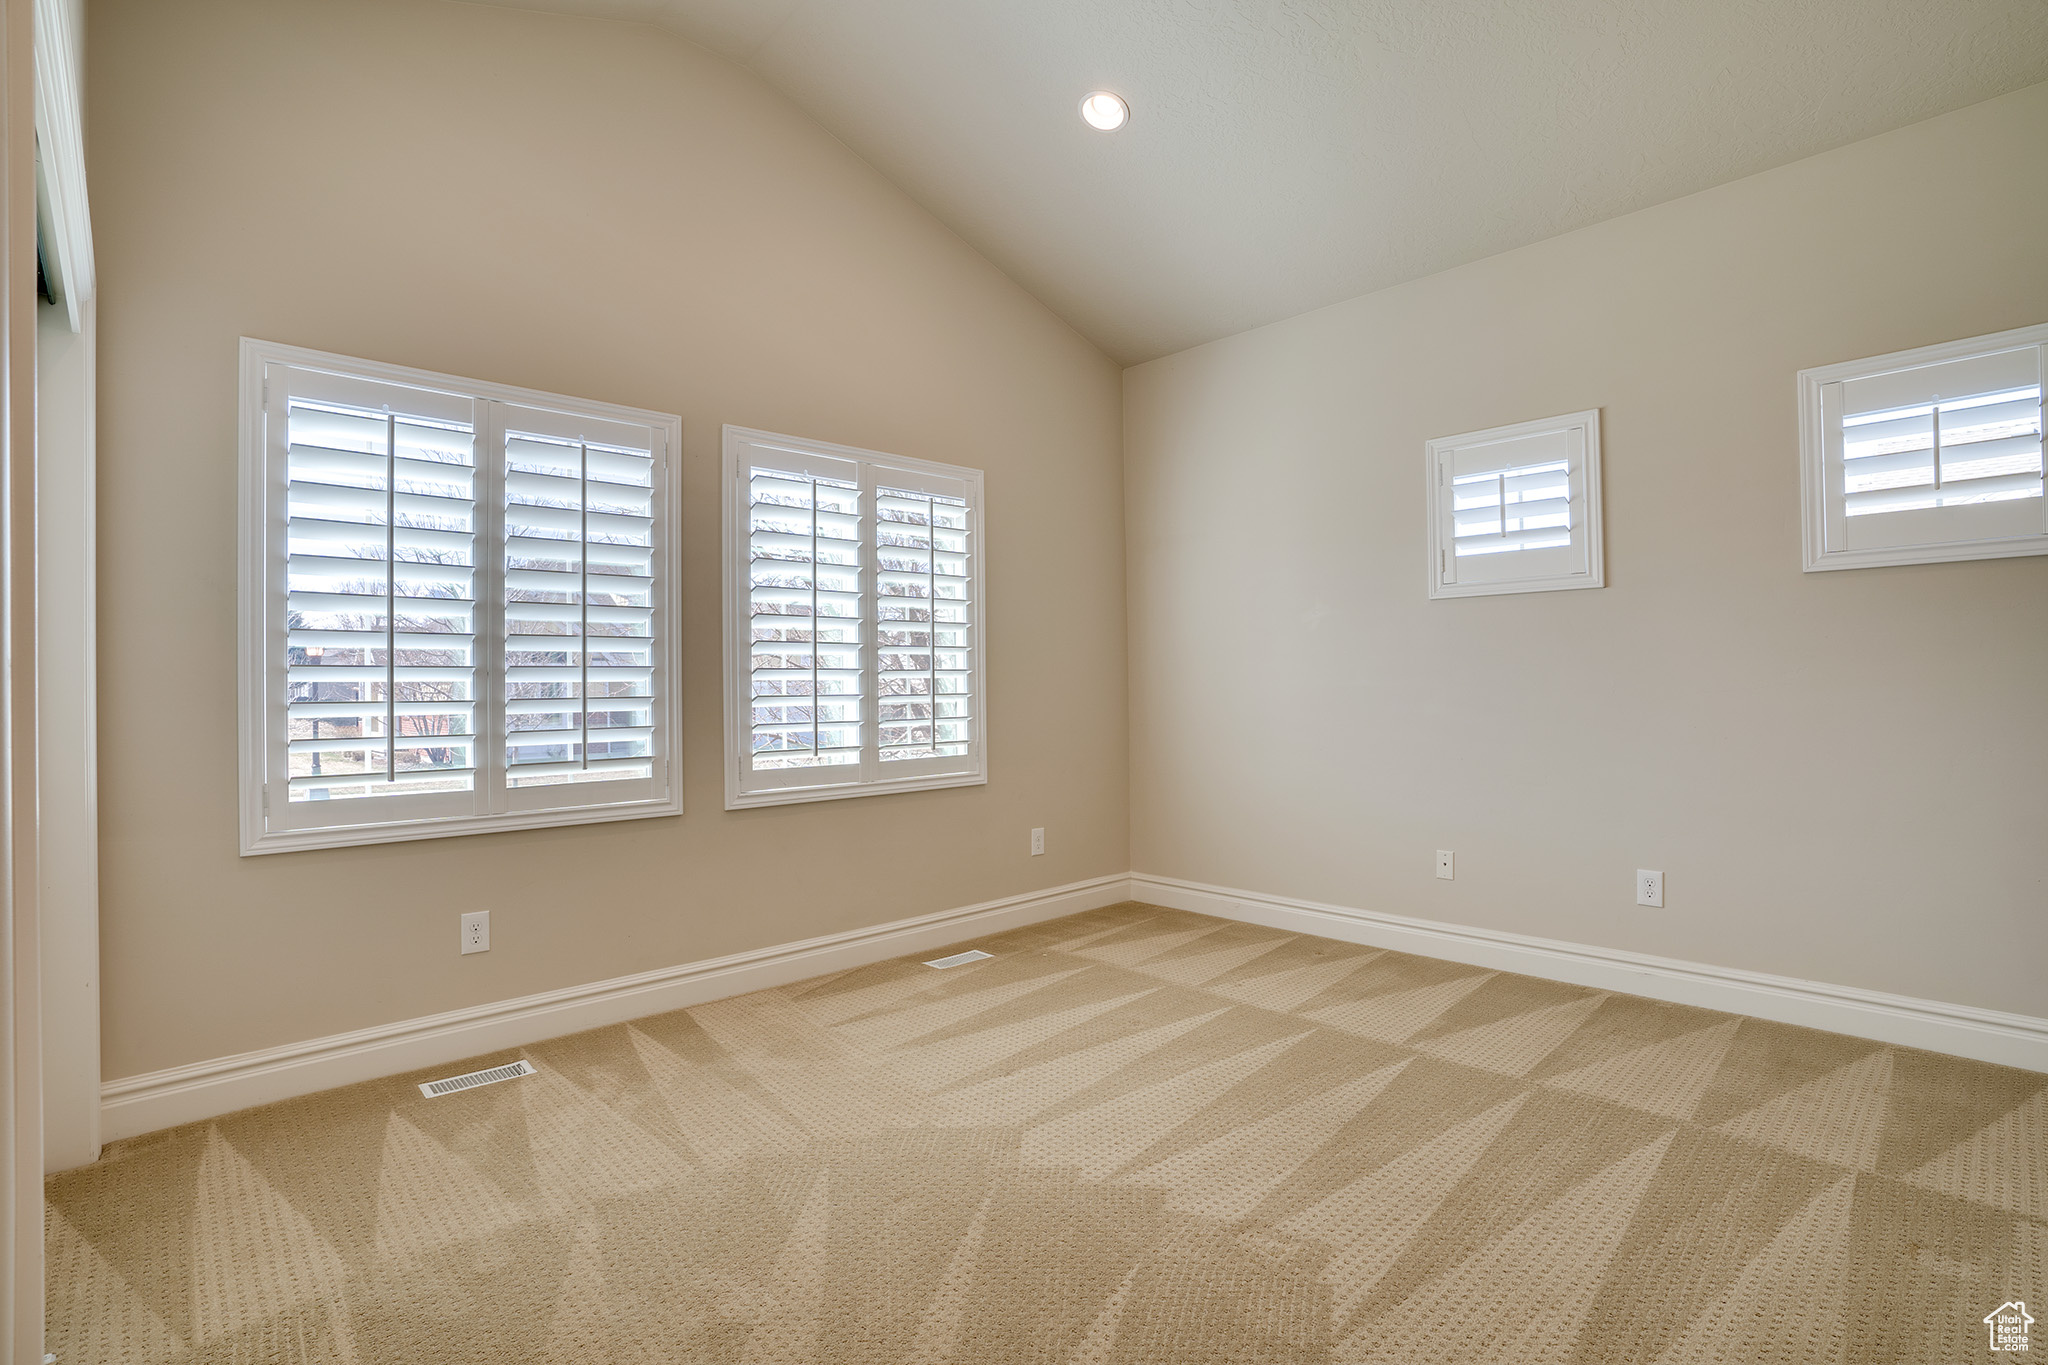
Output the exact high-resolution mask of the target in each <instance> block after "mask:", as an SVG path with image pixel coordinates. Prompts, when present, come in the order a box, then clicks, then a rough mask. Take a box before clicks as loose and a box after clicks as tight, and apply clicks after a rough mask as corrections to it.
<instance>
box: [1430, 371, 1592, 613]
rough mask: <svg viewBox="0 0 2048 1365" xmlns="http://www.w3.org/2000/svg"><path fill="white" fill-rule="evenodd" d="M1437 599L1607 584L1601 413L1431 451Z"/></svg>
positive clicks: (1500, 430) (1476, 436)
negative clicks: (1602, 515) (1603, 557)
mask: <svg viewBox="0 0 2048 1365" xmlns="http://www.w3.org/2000/svg"><path fill="white" fill-rule="evenodd" d="M1426 463H1427V477H1428V480H1429V537H1428V539H1429V574H1430V578H1429V595H1430V596H1431V597H1472V596H1481V595H1488V594H1494V593H1508V592H1543V591H1548V590H1551V589H1556V588H1597V587H1599V586H1601V584H1602V582H1603V581H1604V580H1603V577H1602V564H1601V544H1600V414H1599V412H1598V411H1597V410H1595V411H1588V412H1579V413H1572V414H1570V415H1568V416H1564V417H1550V418H1544V419H1541V420H1539V421H1534V422H1520V423H1517V424H1515V425H1513V426H1506V427H1494V428H1491V429H1489V430H1486V431H1474V432H1467V433H1465V434H1464V435H1462V436H1446V437H1442V438H1440V439H1438V440H1434V441H1431V442H1429V444H1428V446H1427V449H1426Z"/></svg>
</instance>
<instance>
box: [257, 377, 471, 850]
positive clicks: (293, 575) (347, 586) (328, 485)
mask: <svg viewBox="0 0 2048 1365" xmlns="http://www.w3.org/2000/svg"><path fill="white" fill-rule="evenodd" d="M268 389H269V391H268V393H267V395H266V398H267V403H268V410H269V413H270V414H271V416H272V420H271V421H270V422H269V423H268V433H267V434H268V437H269V460H268V464H269V467H270V468H271V469H272V470H273V471H274V473H273V474H272V477H273V478H274V479H277V480H278V481H279V482H281V483H282V485H283V487H282V490H281V491H282V492H283V494H284V496H283V497H282V498H278V499H275V500H274V502H273V507H274V511H273V516H274V518H275V519H276V520H277V521H279V522H281V523H282V525H280V526H278V527H277V530H278V531H280V532H281V534H276V535H273V536H272V537H271V538H270V555H271V557H272V560H273V564H274V568H273V570H272V572H271V574H270V575H269V578H270V582H271V584H272V585H273V586H272V591H273V592H275V593H276V594H277V598H278V599H280V600H277V601H276V607H277V608H278V609H277V610H275V611H273V612H272V613H271V614H270V619H271V621H272V622H273V628H272V630H271V632H270V634H269V644H268V647H267V649H266V654H267V665H268V667H267V670H266V672H267V674H268V676H269V678H270V679H271V684H272V685H271V687H270V688H269V689H268V704H269V708H270V711H271V713H272V718H273V721H274V724H275V730H276V733H277V734H278V735H280V736H281V737H282V743H281V744H278V745H275V746H273V747H274V752H273V755H272V767H271V769H270V772H269V778H268V781H267V782H266V791H267V804H268V806H269V811H270V815H271V818H272V821H273V822H274V823H275V824H277V825H279V826H281V827H285V828H292V827H297V826H302V825H307V824H328V823H348V822H354V821H379V820H390V819H417V818H422V817H427V816H432V815H435V814H445V813H451V812H454V813H462V812H467V811H471V810H474V809H475V808H476V805H477V801H476V790H477V770H478V768H479V766H480V764H479V753H478V743H479V737H478V726H477V714H476V712H477V700H478V695H479V693H478V687H477V678H478V662H479V657H478V638H479V629H480V622H479V620H478V613H477V606H478V602H477V569H478V556H477V550H476V547H477V530H478V528H477V490H476V474H477V470H476V458H475V450H476V439H475V438H476V416H477V414H476V408H477V406H478V405H477V404H476V403H474V402H473V401H472V400H471V399H469V398H467V397H464V396H462V395H460V394H451V393H443V392H436V391H434V390H430V389H425V388H417V387H412V386H407V385H402V384H392V383H382V382H377V381H371V380H364V379H358V378H352V377H347V376H341V375H334V374H326V373H321V372H318V371H314V370H307V369H299V368H287V367H276V368H274V369H273V370H272V372H271V375H270V378H269V381H268ZM280 419H281V420H280ZM280 796H282V797H283V799H282V800H280V799H279V798H280ZM342 803H347V805H348V809H346V810H342V809H340V807H341V805H342Z"/></svg>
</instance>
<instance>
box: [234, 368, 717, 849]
mask: <svg viewBox="0 0 2048 1365" xmlns="http://www.w3.org/2000/svg"><path fill="white" fill-rule="evenodd" d="M678 431H679V423H678V421H677V419H675V418H674V417H671V416H667V415H664V414H659V413H641V412H636V411H633V410H629V409H620V408H614V407H611V406H609V405H600V404H591V403H584V402H580V401H578V400H574V399H566V398H559V397H555V396H553V395H547V394H536V393H531V392H528V391H525V390H519V389H508V388H505V387H503V386H498V385H487V384H482V383H478V382H475V381H470V380H460V379H453V378H449V377H447V376H442V375H434V374H427V373H423V372H420V371H412V370H403V369H399V368H397V367H394V366H386V365H379V364H376V363H373V362H368V361H360V360H352V359H349V358H347V357H342V356H330V355H323V354H320V353H318V352H310V351H301V350H297V349H295V348H290V347H282V346H274V345H270V344H268V343H262V342H253V341H244V343H243V456H242V462H243V494H242V501H243V526H244V541H243V546H242V562H243V589H242V591H243V597H242V676H243V685H242V687H243V691H242V713H243V724H242V730H243V742H242V767H243V792H242V810H243V819H242V833H243V838H242V851H243V852H244V853H264V852H280V851H287V850H290V849H294V848H308V847H330V846H334V845H340V844H352V843H371V842H379V841H384V840H391V839H414V838H425V837H431V836H435V835H444V834H463V833H473V832H480V831H484V830H491V829H501V828H518V827H528V826H534V825H545V824H564V823H574V822H580V821H586V820H597V819H615V818H626V817H632V816H642V815H664V814H672V813H674V812H676V811H677V810H678V809H680V807H679V806H678V805H677V803H676V801H675V799H674V796H673V789H672V787H671V784H670V763H671V760H672V757H673V734H674V726H673V706H674V687H673V682H672V678H673V668H672V665H671V660H672V659H673V657H674V650H675V629H674V624H673V607H672V602H673V591H672V588H671V586H670V584H669V583H668V582H667V581H666V577H667V575H668V574H669V573H670V572H671V569H670V565H671V564H672V562H673V550H672V548H671V546H670V545H669V540H668V538H669V535H670V525H669V517H670V510H669V509H670V504H671V497H670V494H669V491H668V480H669V473H668V465H669V452H670V451H672V450H673V449H674V447H675V445H676V441H677V438H678Z"/></svg>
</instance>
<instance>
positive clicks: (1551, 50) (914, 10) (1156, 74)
mask: <svg viewBox="0 0 2048 1365" xmlns="http://www.w3.org/2000/svg"><path fill="white" fill-rule="evenodd" d="M501 2H502V3H511V4H519V5H523V6H525V7H528V8H537V9H549V10H555V11H559V12H564V13H574V14H586V15H593V16H599V17H605V18H613V19H628V20H639V21H644V22H648V23H654V24H659V25H661V26H663V27H666V28H668V29H671V30H673V31H674V32H676V33H678V34H680V35H682V36H683V37H685V38H687V39H690V40H692V41H694V42H698V43H701V44H703V45H704V46H706V47H709V48H712V49H713V50H715V51H717V52H720V53H722V54H724V55H725V56H727V57H729V58H731V59H732V60H733V61H735V62H739V63H741V64H743V65H745V66H747V67H749V68H751V69H752V70H753V71H754V72H755V73H757V74H758V75H759V76H760V77H761V78H762V79H763V80H765V81H767V82H768V83H769V84H770V85H772V86H774V87H775V88H777V89H778V90H780V91H782V92H783V93H784V94H785V95H787V96H788V97H789V98H790V99H791V100H793V101H794V102H795V103H796V104H798V105H799V106H801V107H802V108H804V109H805V110H807V111H808V112H809V113H810V114H811V115H812V116H813V117H815V118H817V119H818V120H819V122H821V123H822V124H824V126H825V127H827V128H828V129H830V130H831V131H832V132H833V133H835V134H837V135H838V136H839V137H840V138H841V139H843V140H844V141H845V142H846V143H847V144H848V145H850V146H851V147H853V148H854V149H855V150H856V151H858V152H859V153H860V154H861V155H863V156H865V157H866V158H867V159H868V160H869V161H870V162H872V163H873V164H874V165H875V166H876V167H877V168H878V169H880V170H881V171H882V172H883V173H884V174H885V175H887V176H889V177H890V178H891V179H892V180H894V181H895V182H896V183H897V184H898V185H900V186H902V188H903V189H904V190H906V191H907V192H908V193H910V194H911V195H912V196H914V197H915V198H917V199H918V200H919V201H921V202H922V203H923V204H924V205H926V206H927V207H928V208H929V209H930V210H931V211H932V212H933V213H935V214H937V215H938V216H939V217H940V218H941V219H943V220H944V221H945V222H947V223H949V224H950V225H951V226H952V227H953V228H954V229H955V230H956V231H958V232H959V233H960V234H961V236H963V237H964V238H966V239H967V240H968V241H969V242H971V243H973V244H974V245H975V246H976V247H978V248H979V249H980V250H981V251H983V252H984V253H986V254H987V255H988V256H989V257H990V258H991V259H992V260H994V261H995V262H996V263H997V264H998V265H1000V266H1001V267H1002V268H1003V269H1005V270H1006V271H1008V272H1009V273H1010V274H1011V275H1012V276H1013V277H1014V278H1015V279H1016V280H1018V281H1019V282H1020V283H1021V284H1023V285H1024V286H1025V287H1026V288H1028V289H1030V290H1031V291H1032V292H1033V293H1035V294H1036V295H1037V296H1038V297H1039V298H1041V299H1043V300H1044V301H1045V303H1046V304H1047V305H1049V306H1050V307H1051V308H1053V309H1054V310H1055V311H1057V312H1058V313H1060V314H1061V315H1062V316H1064V317H1065V318H1067V319H1068V320H1069V321H1070V322H1071V323H1072V324H1073V325H1074V326H1075V327H1076V328H1078V329H1080V331H1081V332H1083V333H1084V334H1086V335H1087V336H1088V337H1090V338H1092V339H1093V340H1094V341H1095V342H1096V343H1097V344H1098V345H1100V346H1101V347H1102V348H1103V349H1104V350H1105V351H1107V352H1108V353H1109V354H1110V355H1111V356H1113V357H1115V358H1116V359H1117V360H1120V361H1123V362H1126V363H1129V362H1135V361H1140V360H1145V359H1148V358H1150V357H1153V356H1157V355H1162V354H1165V353H1168V352H1171V351H1175V350H1179V349H1181V348H1183V347H1187V346H1191V345H1194V344H1197V343H1199V342H1203V341H1208V340H1211V339H1213V338H1216V337H1220V336H1226V335H1228V334H1230V333H1233V332H1238V331H1242V330H1244V329H1245V328H1248V327H1255V326H1258V325H1260V324H1262V323H1266V322H1271V321H1275V320H1277V319H1279V318H1283V317H1288V316H1291V315H1293V314H1295V313H1299V312H1303V311H1305V310H1307V309H1311V308H1316V307H1319V306H1321V305H1323V304H1328V303H1334V302H1336V301H1338V300H1340V299H1345V298H1349V297H1352V296H1354V295H1357V294H1361V293H1365V292H1368V291H1370V290H1374V289H1379V288H1383V287H1385V286H1387V285H1391V284H1395V283H1398V282H1400V281H1403V280H1409V279H1414V278H1417V277H1419V276H1422V275H1427V274H1431V273H1433V272H1435V271H1438V270H1443V269H1446V268H1447V267H1450V266H1453V265H1457V264H1459V263H1461V262H1464V261H1470V260H1476V259H1478V258H1479V257H1482V256H1487V255H1491V254H1493V253H1495V252H1498V251H1504V250H1507V249H1509V248H1512V247H1516V246H1520V245H1523V244H1525V243H1528V242H1533V241H1537V240H1540V239H1541V238H1544V237H1548V236H1552V235H1555V234H1557V233H1560V232H1566V231H1569V230H1571V229H1573V228H1577V227H1582V226H1584V225H1586V224H1588V223H1593V222H1597V221H1599V220H1601V219H1603V218H1610V217H1613V216H1615V215H1617V214H1622V213H1628V212H1631V211H1633V210H1635V209H1639V208H1644V207H1647V206H1649V205H1651V204H1656V203H1660V202H1662V201H1664V200H1668V199H1673V198H1676V197H1678V196H1680V195H1684V194H1690V193H1692V192H1694V191H1697V190H1702V189H1705V188H1707V187H1709V186H1712V185H1716V184H1721V183H1723V182H1726V181H1729V180H1733V179H1737V178H1739V177H1741V176H1744V175H1749V174H1752V173H1754V172H1756V171H1760V170H1764V169H1767V168H1769V167H1771V166H1776V165H1781V164H1784V163H1786V162H1789V161H1794V160H1797V159H1799V158H1801V157H1805V156H1810V155H1812V154H1814V153H1816V152H1820V151H1824V150H1826V149H1828V148H1830V147H1836V146H1840V145H1842V144H1844V143H1848V142H1853V141H1856V140H1857V139H1860V138H1865V137H1869V136H1872V135H1873V134H1876V133H1880V132H1884V131H1886V130H1888V129H1892V128H1897V127H1901V126H1903V125H1905V124H1908V123H1912V122H1915V121H1917V120H1920V119H1924V118H1929V117H1931V116H1933V115H1935V114H1940V113H1944V112H1946V111H1948V110H1950V109H1956V108H1960V107H1962V106H1964V105H1967V104H1972V103H1975V102H1977V101H1979V100H1983V99H1988V98H1990V97H1991V96H1994V95H1998V94H2001V93H2004V92H2005V91H2008V90H2014V89H2018V88H2019V87H2021V86H2025V85H2031V84H2034V83H2036V82H2039V81H2042V80H2048V0H501ZM1098 88H1100V89H1109V90H1114V91H1116V92H1117V93H1119V94H1121V95H1123V96H1124V97H1125V99H1127V100H1128V101H1129V103H1130V106H1131V110H1132V117H1131V121H1130V123H1129V125H1128V126H1127V127H1125V128H1124V129H1123V130H1121V131H1119V132H1116V133H1108V134H1105V133H1098V132H1095V131H1093V130H1092V129H1090V128H1088V127H1087V126H1086V125H1085V124H1083V123H1082V122H1081V120H1080V118H1079V117H1078V116H1077V114H1076V106H1077V105H1078V103H1079V101H1080V99H1081V97H1082V96H1083V95H1085V94H1086V93H1087V92H1089V91H1090V90H1094V89H1098ZM1900 192H1901V193H1902V194H1906V193H1917V192H1928V191H1927V190H1926V187H1913V186H1901V187H1900Z"/></svg>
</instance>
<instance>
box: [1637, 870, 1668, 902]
mask: <svg viewBox="0 0 2048 1365" xmlns="http://www.w3.org/2000/svg"><path fill="white" fill-rule="evenodd" d="M1636 904H1637V905H1655V906H1660V907H1661V906H1662V905H1663V904H1664V874H1663V873H1662V872H1652V871H1650V870H1649V869H1648V868H1644V867H1639V868H1637V869H1636Z"/></svg>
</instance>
